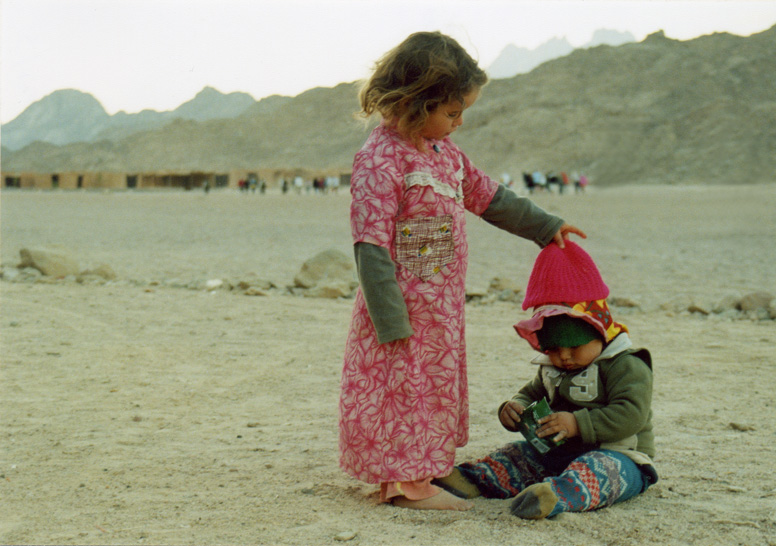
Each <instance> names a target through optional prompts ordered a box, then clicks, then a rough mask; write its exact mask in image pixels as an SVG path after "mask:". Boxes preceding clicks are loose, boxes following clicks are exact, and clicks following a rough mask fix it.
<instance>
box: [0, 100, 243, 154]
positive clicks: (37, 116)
mask: <svg viewBox="0 0 776 546" xmlns="http://www.w3.org/2000/svg"><path fill="white" fill-rule="evenodd" d="M254 104H256V100H255V99H254V98H253V97H251V96H250V95H249V94H247V93H229V94H223V93H221V92H219V91H217V90H216V89H213V88H212V87H205V88H204V89H203V90H202V91H200V92H199V93H197V95H196V96H195V97H194V98H193V99H191V100H190V101H188V102H185V103H183V104H181V105H180V106H179V107H178V108H176V109H175V110H172V111H169V112H157V111H155V110H143V111H142V112H139V113H137V114H127V113H126V112H118V113H117V114H115V115H113V116H110V115H108V113H107V112H106V111H105V109H104V108H103V106H102V104H100V102H99V101H98V100H97V99H95V98H94V97H93V96H91V95H90V94H88V93H84V92H82V91H78V90H76V89H63V90H60V91H54V92H53V93H51V94H50V95H48V96H46V97H44V98H42V99H41V100H39V101H37V102H35V103H33V104H32V105H30V106H29V107H28V108H27V109H26V110H24V111H23V112H22V113H21V114H19V116H17V117H16V118H15V119H14V120H12V121H10V122H9V123H6V124H5V125H3V126H2V141H3V147H5V148H8V149H9V150H18V149H20V148H23V147H24V146H26V145H27V144H29V143H31V142H34V141H36V140H39V141H42V142H48V143H50V144H56V145H63V144H70V143H75V142H92V141H98V140H104V139H108V140H120V139H122V138H126V137H127V136H129V135H131V134H133V133H136V132H139V131H145V130H149V129H155V128H158V127H161V126H163V125H165V124H167V123H170V122H171V121H173V120H174V119H188V120H194V121H207V120H211V119H224V118H233V117H235V116H238V115H240V114H241V113H242V112H244V111H245V110H246V109H248V108H250V107H251V106H253V105H254Z"/></svg>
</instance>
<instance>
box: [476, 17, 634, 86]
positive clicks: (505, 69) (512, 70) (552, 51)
mask: <svg viewBox="0 0 776 546" xmlns="http://www.w3.org/2000/svg"><path fill="white" fill-rule="evenodd" d="M635 41H636V38H635V37H634V36H633V34H631V33H630V32H620V31H617V30H608V29H599V30H596V31H595V32H594V33H593V37H592V39H591V40H590V41H589V42H588V43H586V44H584V45H583V46H581V48H582V49H587V48H590V47H596V46H599V45H610V46H618V45H622V44H625V43H628V42H635ZM574 49H575V48H574V46H572V45H571V44H570V43H569V42H568V40H566V38H552V39H551V40H548V41H546V42H544V43H543V44H541V45H540V46H539V47H537V48H535V49H526V48H524V47H517V46H516V45H514V44H509V45H507V46H506V47H505V48H504V49H503V51H502V52H501V53H499V56H498V57H496V60H495V61H493V63H492V64H491V65H490V66H489V67H488V69H487V72H488V75H489V76H490V77H491V78H494V79H499V78H511V77H512V76H516V75H517V74H525V73H527V72H530V71H531V70H533V69H534V68H536V67H537V66H539V65H540V64H542V63H544V62H547V61H550V60H552V59H557V58H559V57H563V56H565V55H568V54H569V53H571V52H572V51H574Z"/></svg>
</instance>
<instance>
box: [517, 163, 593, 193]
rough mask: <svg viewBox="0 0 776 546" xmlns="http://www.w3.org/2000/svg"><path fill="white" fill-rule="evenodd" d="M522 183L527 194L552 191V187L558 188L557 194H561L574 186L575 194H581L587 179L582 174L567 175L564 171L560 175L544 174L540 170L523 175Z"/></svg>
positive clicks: (575, 172)
mask: <svg viewBox="0 0 776 546" xmlns="http://www.w3.org/2000/svg"><path fill="white" fill-rule="evenodd" d="M523 182H524V183H525V187H526V189H527V190H528V193H533V192H534V190H539V191H550V192H551V191H552V186H553V185H555V186H557V187H558V193H559V194H562V193H563V192H564V191H565V190H566V188H568V187H569V186H571V185H572V184H573V185H574V192H575V193H583V192H584V191H585V188H586V187H587V184H588V178H587V176H586V175H585V174H584V173H580V172H578V171H573V172H572V173H571V175H569V174H568V173H567V172H566V171H561V172H560V174H558V173H556V172H554V171H550V172H548V173H547V174H544V173H543V172H541V171H540V170H538V169H537V170H535V171H534V172H532V173H527V172H524V173H523Z"/></svg>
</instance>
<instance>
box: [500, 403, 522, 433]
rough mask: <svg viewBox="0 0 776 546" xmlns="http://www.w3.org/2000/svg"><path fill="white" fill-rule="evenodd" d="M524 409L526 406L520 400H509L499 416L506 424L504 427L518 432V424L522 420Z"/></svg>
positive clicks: (503, 423) (502, 422)
mask: <svg viewBox="0 0 776 546" xmlns="http://www.w3.org/2000/svg"><path fill="white" fill-rule="evenodd" d="M524 409H525V408H523V406H522V404H520V403H519V402H515V401H514V400H510V401H509V402H507V403H506V405H505V406H504V407H503V408H502V409H501V413H500V414H499V416H498V418H499V420H500V421H501V424H502V425H504V428H505V429H507V430H509V431H512V432H517V424H518V423H519V422H520V416H521V415H522V414H523V410H524Z"/></svg>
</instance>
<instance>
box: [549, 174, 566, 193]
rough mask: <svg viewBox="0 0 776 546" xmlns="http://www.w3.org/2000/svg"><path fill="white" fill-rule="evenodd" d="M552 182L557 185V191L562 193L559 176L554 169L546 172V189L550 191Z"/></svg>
mask: <svg viewBox="0 0 776 546" xmlns="http://www.w3.org/2000/svg"><path fill="white" fill-rule="evenodd" d="M552 184H555V185H556V186H558V193H559V194H560V193H563V187H562V186H561V182H560V177H559V176H558V175H557V174H556V173H555V171H550V172H548V173H547V189H549V190H550V191H552Z"/></svg>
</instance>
